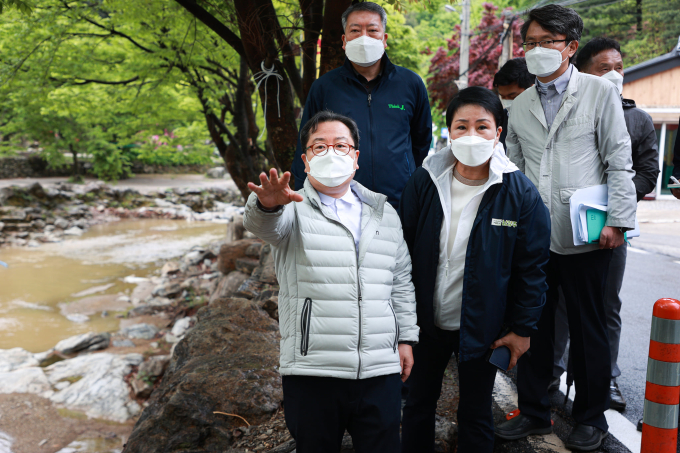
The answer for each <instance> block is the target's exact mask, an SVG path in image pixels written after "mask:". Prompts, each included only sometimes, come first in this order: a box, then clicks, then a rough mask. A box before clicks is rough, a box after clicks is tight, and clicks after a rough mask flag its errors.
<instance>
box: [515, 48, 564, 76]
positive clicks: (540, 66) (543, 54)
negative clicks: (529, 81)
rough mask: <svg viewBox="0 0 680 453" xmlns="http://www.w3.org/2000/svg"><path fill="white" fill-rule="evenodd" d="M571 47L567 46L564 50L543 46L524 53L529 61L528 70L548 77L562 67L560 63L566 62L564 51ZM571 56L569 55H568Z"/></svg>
mask: <svg viewBox="0 0 680 453" xmlns="http://www.w3.org/2000/svg"><path fill="white" fill-rule="evenodd" d="M568 48H569V47H568V46H567V47H565V48H564V50H562V52H560V51H559V50H557V49H546V48H543V47H534V48H533V49H531V50H530V51H529V52H527V53H526V55H524V58H525V60H526V62H527V70H528V71H529V73H531V74H533V75H535V76H537V77H548V76H550V75H552V74H554V73H555V71H557V70H558V69H560V65H561V64H562V63H564V60H566V58H565V59H564V60H563V59H562V53H563V52H564V51H565V50H567V49H568ZM567 58H569V57H567Z"/></svg>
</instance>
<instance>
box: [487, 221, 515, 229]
mask: <svg viewBox="0 0 680 453" xmlns="http://www.w3.org/2000/svg"><path fill="white" fill-rule="evenodd" d="M491 225H492V226H504V227H510V228H517V222H516V221H514V220H503V219H491Z"/></svg>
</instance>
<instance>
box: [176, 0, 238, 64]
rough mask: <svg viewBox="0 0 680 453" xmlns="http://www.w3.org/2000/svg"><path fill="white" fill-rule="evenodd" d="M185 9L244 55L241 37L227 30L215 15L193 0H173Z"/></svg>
mask: <svg viewBox="0 0 680 453" xmlns="http://www.w3.org/2000/svg"><path fill="white" fill-rule="evenodd" d="M175 1H176V2H177V3H179V5H180V6H182V7H183V8H184V9H186V10H187V11H188V12H189V13H190V14H192V15H193V16H194V17H196V19H198V20H200V21H201V22H203V24H204V25H205V26H207V27H208V28H209V29H211V30H212V31H214V32H215V33H217V35H218V36H219V37H220V38H222V39H223V40H225V41H226V42H227V44H229V45H230V46H231V47H232V48H233V49H234V50H235V51H236V52H237V53H238V54H239V55H241V56H242V57H245V50H244V49H243V43H242V42H241V39H240V38H239V37H238V36H236V34H235V33H234V32H233V31H231V30H229V27H227V26H226V25H224V24H223V23H222V22H220V21H219V20H218V19H217V18H216V17H215V16H213V15H212V14H210V13H209V12H208V11H207V10H206V9H205V8H203V7H202V6H201V5H199V4H198V3H196V2H195V1H194V0H175Z"/></svg>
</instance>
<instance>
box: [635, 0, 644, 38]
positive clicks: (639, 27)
mask: <svg viewBox="0 0 680 453" xmlns="http://www.w3.org/2000/svg"><path fill="white" fill-rule="evenodd" d="M635 6H636V10H637V11H636V13H637V14H636V15H637V31H642V0H635Z"/></svg>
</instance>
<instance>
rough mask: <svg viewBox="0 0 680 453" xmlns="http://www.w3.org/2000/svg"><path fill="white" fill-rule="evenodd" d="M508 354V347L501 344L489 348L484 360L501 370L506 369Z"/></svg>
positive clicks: (508, 360) (508, 363)
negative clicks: (494, 347)
mask: <svg viewBox="0 0 680 453" xmlns="http://www.w3.org/2000/svg"><path fill="white" fill-rule="evenodd" d="M510 355H511V354H510V349H509V348H508V347H507V346H501V347H499V348H496V349H491V350H489V352H488V353H487V357H486V360H487V361H488V362H489V363H490V364H491V365H493V366H495V367H496V368H498V369H500V370H502V371H508V367H509V366H510Z"/></svg>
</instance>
